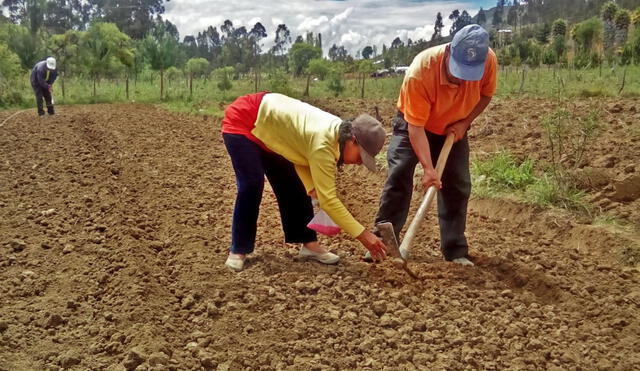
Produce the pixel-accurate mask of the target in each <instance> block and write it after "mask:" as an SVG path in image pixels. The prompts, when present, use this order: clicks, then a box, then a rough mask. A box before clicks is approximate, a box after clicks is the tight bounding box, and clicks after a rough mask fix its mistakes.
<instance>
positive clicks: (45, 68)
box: [31, 57, 58, 117]
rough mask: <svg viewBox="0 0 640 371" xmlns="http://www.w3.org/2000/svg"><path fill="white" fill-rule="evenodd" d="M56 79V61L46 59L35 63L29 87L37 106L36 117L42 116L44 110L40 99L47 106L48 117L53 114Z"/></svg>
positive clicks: (50, 58)
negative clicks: (53, 94) (31, 89)
mask: <svg viewBox="0 0 640 371" xmlns="http://www.w3.org/2000/svg"><path fill="white" fill-rule="evenodd" d="M57 77H58V72H57V71H56V59H55V58H53V57H48V58H47V59H45V60H43V61H40V62H38V63H36V65H35V66H33V70H32V71H31V87H32V88H33V92H34V93H35V95H36V105H37V106H38V116H40V117H42V116H44V108H43V107H42V99H43V98H44V101H45V102H46V104H47V112H48V113H49V115H53V114H54V110H53V98H52V95H51V94H52V92H53V83H54V82H55V81H56V78H57Z"/></svg>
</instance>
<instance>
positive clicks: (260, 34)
mask: <svg viewBox="0 0 640 371" xmlns="http://www.w3.org/2000/svg"><path fill="white" fill-rule="evenodd" d="M265 37H267V30H266V29H265V28H264V26H263V25H262V23H260V22H257V23H256V24H255V25H254V26H253V28H252V29H251V31H250V32H249V43H250V45H251V50H252V54H251V57H252V58H251V59H252V60H251V62H250V65H251V66H253V70H254V84H255V85H254V90H255V91H258V80H259V78H260V52H261V51H262V45H261V44H260V41H261V40H262V39H264V38H265Z"/></svg>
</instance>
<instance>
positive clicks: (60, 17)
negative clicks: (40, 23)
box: [44, 0, 81, 34]
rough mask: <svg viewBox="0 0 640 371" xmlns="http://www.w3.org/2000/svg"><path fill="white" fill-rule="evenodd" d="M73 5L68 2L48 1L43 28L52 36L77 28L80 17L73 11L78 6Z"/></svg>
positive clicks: (62, 0)
mask: <svg viewBox="0 0 640 371" xmlns="http://www.w3.org/2000/svg"><path fill="white" fill-rule="evenodd" d="M74 3H75V2H74V1H69V0H50V1H48V2H47V3H46V17H45V19H44V28H45V29H46V30H47V31H49V32H51V33H54V34H62V33H65V32H66V31H67V30H71V29H74V28H79V26H80V19H81V18H80V17H81V16H80V14H78V12H76V11H75V10H76V9H77V7H78V5H79V4H74ZM78 3H79V2H78Z"/></svg>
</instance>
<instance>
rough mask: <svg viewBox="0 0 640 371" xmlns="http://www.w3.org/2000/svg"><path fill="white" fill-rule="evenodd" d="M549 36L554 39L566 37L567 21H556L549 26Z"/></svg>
mask: <svg viewBox="0 0 640 371" xmlns="http://www.w3.org/2000/svg"><path fill="white" fill-rule="evenodd" d="M551 34H552V35H553V37H554V38H556V37H563V38H564V37H565V36H566V35H567V21H566V20H564V19H556V20H555V21H554V22H553V25H552V26H551Z"/></svg>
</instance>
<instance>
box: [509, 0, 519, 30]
mask: <svg viewBox="0 0 640 371" xmlns="http://www.w3.org/2000/svg"><path fill="white" fill-rule="evenodd" d="M519 11H520V2H519V1H518V0H513V4H512V5H511V7H510V8H509V12H508V13H507V24H508V25H509V26H513V28H514V29H517V28H518V13H519Z"/></svg>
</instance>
